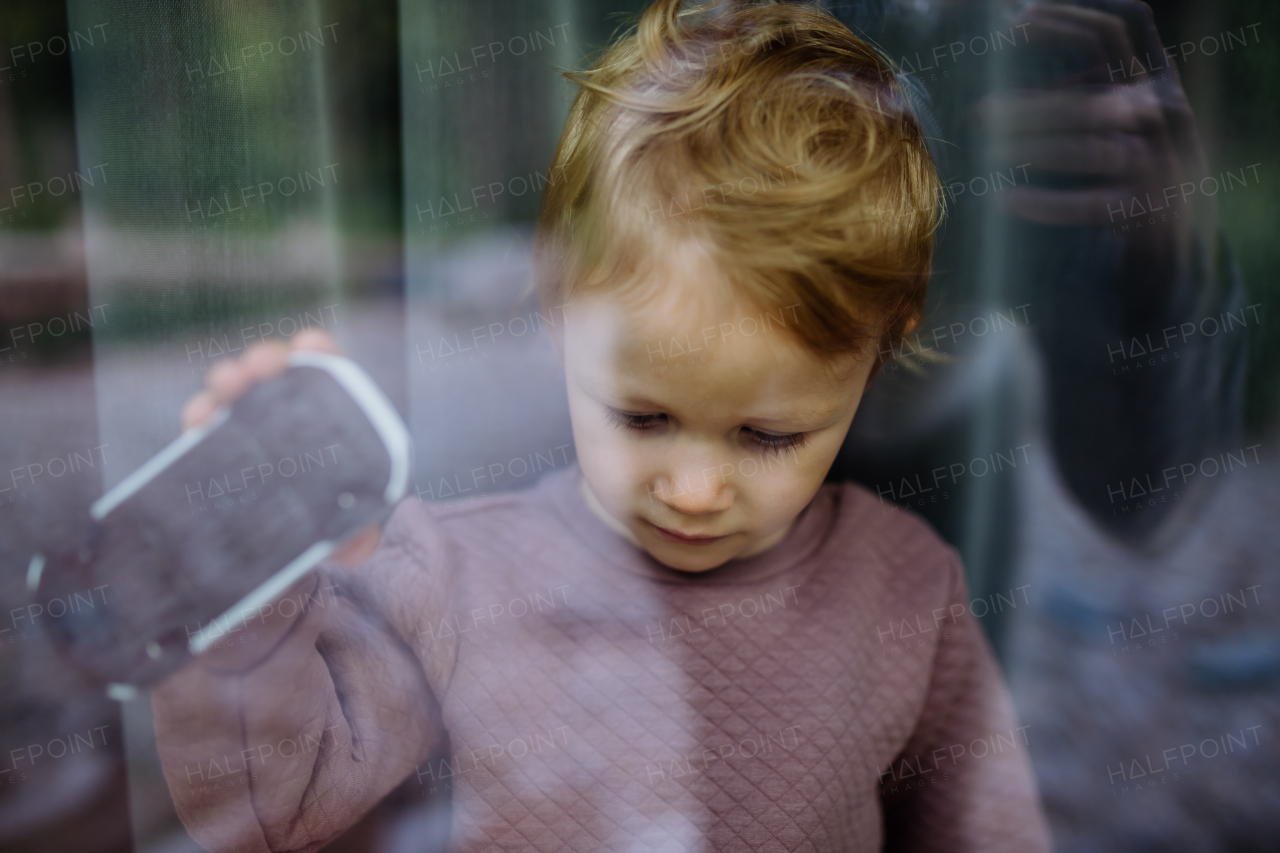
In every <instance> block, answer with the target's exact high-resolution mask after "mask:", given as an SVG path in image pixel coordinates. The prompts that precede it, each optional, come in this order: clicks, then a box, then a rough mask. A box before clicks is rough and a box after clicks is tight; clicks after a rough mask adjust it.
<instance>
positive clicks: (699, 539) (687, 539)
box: [648, 521, 728, 546]
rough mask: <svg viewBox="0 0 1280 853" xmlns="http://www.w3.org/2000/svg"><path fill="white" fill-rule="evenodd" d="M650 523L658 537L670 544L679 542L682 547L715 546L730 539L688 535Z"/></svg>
mask: <svg viewBox="0 0 1280 853" xmlns="http://www.w3.org/2000/svg"><path fill="white" fill-rule="evenodd" d="M648 523H649V525H650V526H651V527H653V529H654V530H656V531H658V535H659V536H661V537H662V538H663V539H666V540H667V541H669V542H678V543H680V544H681V545H696V546H701V545H714V544H715V543H716V542H719V541H720V540H722V539H726V538H728V537H726V536H706V535H686V534H684V533H679V532H677V531H675V530H668V529H667V528H665V527H659V526H658V525H656V524H654V523H653V522H652V521H650V522H648Z"/></svg>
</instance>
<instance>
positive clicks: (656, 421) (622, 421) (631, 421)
mask: <svg viewBox="0 0 1280 853" xmlns="http://www.w3.org/2000/svg"><path fill="white" fill-rule="evenodd" d="M605 415H606V416H607V417H608V418H609V422H610V423H612V424H613V425H614V426H616V427H618V428H619V429H634V430H646V429H653V428H654V427H657V426H662V425H663V424H664V423H666V422H667V416H666V415H635V414H631V413H630V412H620V411H618V410H617V409H605Z"/></svg>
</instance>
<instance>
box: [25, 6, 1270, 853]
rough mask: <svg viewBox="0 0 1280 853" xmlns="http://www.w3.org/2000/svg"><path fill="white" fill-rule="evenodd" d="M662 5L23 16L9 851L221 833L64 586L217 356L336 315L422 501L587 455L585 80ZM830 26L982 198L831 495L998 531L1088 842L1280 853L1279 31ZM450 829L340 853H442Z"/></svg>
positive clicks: (992, 565)
mask: <svg viewBox="0 0 1280 853" xmlns="http://www.w3.org/2000/svg"><path fill="white" fill-rule="evenodd" d="M642 6H643V4H642V3H640V2H631V0H628V2H612V0H470V2H422V0H400V2H398V3H397V2H394V1H393V0H363V2H359V3H357V2H355V0H298V2H290V3H283V2H275V0H254V2H249V0H212V2H200V3H197V2H182V0H130V2H124V0H114V1H112V0H69V2H68V3H67V4H66V5H65V6H64V5H62V4H61V3H57V2H53V3H50V2H37V1H36V0H6V2H5V3H4V4H3V5H0V463H2V464H0V604H2V605H3V606H2V607H0V849H3V850H14V851H20V850H33V851H34V850H41V851H63V850H67V851H71V850H75V851H124V850H135V849H136V850H147V851H151V850H157V851H170V850H172V851H180V850H196V849H198V848H197V847H196V846H195V844H194V842H192V841H191V840H190V839H189V838H188V837H187V835H186V833H185V832H184V831H183V829H182V826H181V824H180V823H179V822H178V820H177V818H176V816H175V815H174V813H173V807H172V805H171V803H170V801H169V798H168V793H167V790H166V788H165V785H164V781H163V779H162V778H161V776H160V774H159V769H158V761H157V759H156V756H155V746H154V739H153V738H152V737H151V734H150V718H149V704H148V702H147V699H146V697H145V696H144V697H141V698H140V699H137V700H134V701H131V702H125V703H117V702H114V701H111V700H109V699H107V698H106V697H105V696H103V695H102V694H101V693H100V692H99V691H98V690H97V689H96V688H93V687H91V686H89V685H87V684H86V683H84V682H82V681H81V680H80V679H79V678H78V677H77V676H76V675H75V674H74V673H72V672H71V671H69V670H68V669H67V668H66V667H65V666H63V665H62V663H61V662H60V661H59V660H58V658H57V656H56V655H55V653H54V652H53V650H52V648H51V647H50V646H49V644H48V641H47V640H46V639H45V636H44V634H43V632H42V620H44V621H47V620H49V619H51V618H56V614H54V615H51V614H53V613H54V611H55V610H56V609H57V605H56V602H41V601H37V600H35V599H33V598H32V597H31V596H30V594H29V593H28V592H27V590H26V574H27V564H28V560H29V558H30V555H31V554H32V553H34V552H36V551H39V550H40V549H41V548H43V547H47V546H48V545H49V544H51V543H56V542H58V541H60V540H62V539H64V538H66V537H68V536H70V535H72V531H74V530H75V529H76V526H77V525H80V524H82V523H83V521H82V519H83V518H84V516H85V513H86V510H87V507H88V505H89V504H90V503H91V502H92V501H93V500H95V499H96V498H97V497H98V496H99V495H101V494H102V492H103V491H104V489H106V488H109V487H110V486H112V485H114V484H115V483H116V482H118V481H119V480H120V479H121V478H122V477H123V476H124V475H125V474H127V473H128V472H129V471H131V470H133V469H134V468H136V467H137V466H138V465H139V464H140V463H142V462H143V461H145V460H146V459H147V458H149V457H150V456H151V455H153V454H154V453H155V452H156V451H158V450H159V449H160V448H161V447H163V446H164V445H165V444H167V443H168V442H169V441H170V440H172V439H173V438H174V437H175V436H176V435H177V434H178V415H177V413H178V409H179V407H180V405H181V402H182V401H183V400H185V399H186V398H187V397H188V396H190V395H191V394H192V393H194V392H195V391H196V390H197V389H198V388H199V387H200V385H201V383H202V381H203V375H204V372H205V370H207V369H208V367H209V366H210V365H211V364H213V363H215V362H216V361H217V360H218V359H220V358H224V357H228V356H235V355H237V354H238V353H239V352H240V351H242V350H243V349H244V348H245V347H246V346H248V345H249V344H251V343H252V342H254V341H255V340H258V339H262V338H273V337H275V338H279V337H287V336H288V335H291V334H293V333H294V332H296V331H298V330H300V329H303V328H308V327H314V326H320V327H323V328H326V329H329V330H330V331H331V332H333V333H334V334H335V335H336V336H337V338H338V339H339V341H340V343H341V344H342V345H343V347H344V348H345V349H346V350H347V352H348V353H349V354H351V355H352V357H353V358H355V359H356V360H357V361H359V362H360V363H361V364H363V365H364V366H365V367H366V369H368V370H369V371H370V373H371V374H373V376H374V378H375V379H377V381H378V382H379V383H380V384H381V385H382V387H383V388H384V389H385V390H386V391H387V393H388V395H389V396H390V397H391V399H392V400H393V402H394V403H395V404H396V405H397V407H398V408H399V409H400V410H401V413H402V414H403V415H404V416H405V418H406V420H407V422H408V423H409V425H410V428H411V430H412V432H413V433H414V439H415V442H416V447H417V458H416V470H415V471H414V473H413V479H412V485H413V488H414V490H415V491H416V493H417V494H418V495H419V496H420V497H421V498H423V499H424V500H466V499H468V498H470V497H474V496H476V495H479V494H485V493H490V492H494V491H502V490H507V489H518V488H525V487H527V486H529V485H532V484H533V483H534V482H535V481H536V480H537V478H538V477H539V476H540V475H541V474H542V473H545V472H546V471H547V470H550V469H554V468H557V467H563V466H565V465H568V464H571V463H572V462H573V459H574V452H573V446H572V438H571V435H570V431H569V425H568V414H567V408H566V404H565V400H564V392H563V389H562V387H561V383H562V380H561V377H560V376H559V374H558V370H557V367H556V364H555V360H554V358H553V356H552V353H551V349H550V347H549V343H548V339H547V336H546V330H547V328H548V326H551V325H554V324H555V323H557V322H559V321H560V319H561V318H560V317H558V316H557V315H556V313H555V312H554V311H548V310H546V309H541V310H540V309H539V307H538V305H537V302H536V300H535V299H534V298H533V295H532V292H531V277H530V266H529V247H530V238H531V234H532V223H533V220H534V217H535V215H536V211H537V205H538V200H539V198H540V194H541V190H542V188H543V187H544V186H545V185H546V184H547V183H548V182H550V181H554V180H555V176H554V175H552V174H550V173H549V163H550V159H551V155H552V152H553V150H554V146H555V143H556V141H557V139H558V136H559V132H560V128H561V126H562V124H563V121H564V117H565V114H566V112H567V109H568V105H569V102H570V99H571V97H572V91H571V89H570V88H569V87H568V85H567V84H566V83H565V82H564V81H563V79H562V78H561V76H560V72H561V71H564V70H567V69H572V68H579V67H583V66H584V65H585V64H586V63H588V62H589V60H590V58H591V56H592V55H593V54H594V53H595V52H596V51H598V50H600V49H601V48H603V47H604V46H605V45H607V44H608V43H609V41H610V38H611V36H612V35H613V34H615V33H616V32H617V31H619V29H620V28H625V27H626V26H628V25H629V24H630V23H631V22H633V21H634V19H635V17H636V15H638V13H639V11H640V9H641V8H642ZM826 7H827V8H828V9H830V11H831V12H832V13H833V14H835V15H837V16H838V17H840V19H841V20H843V21H844V22H845V23H846V24H848V25H849V26H850V27H851V28H852V29H854V31H855V32H858V33H859V34H861V35H862V36H863V37H865V38H867V39H868V40H871V41H873V42H875V43H877V44H878V45H880V46H881V47H882V48H883V50H884V51H885V53H886V54H887V55H888V56H889V57H890V58H891V59H892V60H893V61H894V63H895V64H896V65H897V66H898V68H899V70H900V71H901V79H902V81H903V85H904V86H906V87H907V88H908V89H909V91H910V92H911V97H912V101H913V104H914V105H915V107H916V111H917V114H918V116H919V117H920V119H921V122H922V124H923V125H924V127H925V128H926V132H927V134H928V135H929V137H930V139H931V148H932V151H933V154H934V157H935V160H936V161H937V163H938V166H939V169H940V171H941V173H942V176H943V179H944V182H945V183H946V185H947V192H946V200H947V206H948V215H947V219H946V222H945V224H944V226H943V229H942V231H941V232H940V235H939V244H938V251H937V256H936V260H935V274H934V278H933V283H932V285H931V297H930V312H929V316H928V317H927V318H926V319H925V322H924V323H923V324H922V326H921V328H920V330H919V332H918V334H917V335H915V336H913V338H912V340H911V341H910V342H909V343H908V344H907V345H905V346H904V347H903V348H902V351H900V352H894V353H891V354H890V356H891V357H890V360H889V363H888V365H887V366H886V369H885V371H884V373H883V374H882V376H881V377H880V378H879V379H878V380H877V381H876V384H875V385H874V386H873V388H872V391H871V393H870V394H869V396H868V398H867V400H866V401H865V402H864V404H863V409H862V410H861V411H860V413H859V415H858V418H857V419H856V421H855V424H854V429H853V431H852V433H851V435H850V438H849V441H848V442H847V445H846V447H845V449H844V451H843V452H842V454H841V456H840V458H839V459H838V460H837V463H836V465H835V467H834V468H833V471H832V474H831V477H832V478H834V479H854V480H857V481H859V482H861V483H863V484H864V485H865V486H867V487H868V488H869V489H871V490H873V491H875V492H877V493H878V494H879V495H880V497H881V499H882V500H883V501H884V507H883V509H884V511H885V512H894V511H902V510H903V509H910V510H912V511H915V512H918V513H920V514H921V515H923V516H924V517H925V518H926V519H928V521H929V522H930V523H931V524H932V525H933V526H934V527H935V528H936V529H937V530H938V531H939V532H940V533H941V534H942V535H943V536H944V537H945V538H946V539H947V540H948V541H950V542H951V543H952V544H954V545H955V546H956V547H957V548H959V549H960V551H961V553H962V554H963V556H964V558H965V562H966V566H967V570H968V573H969V582H970V586H971V590H972V595H973V601H972V602H971V603H970V611H971V612H972V613H973V614H974V615H975V616H977V617H978V618H979V621H980V622H981V624H982V625H983V627H984V628H985V629H986V630H987V632H988V635H989V636H990V637H991V639H992V641H993V643H994V644H995V647H996V649H997V653H998V654H999V656H1000V658H1001V661H1002V664H1003V665H1004V667H1005V671H1006V676H1007V678H1008V679H1009V682H1010V685H1011V687H1012V690H1013V693H1014V698H1015V701H1016V703H1017V705H1018V709H1019V713H1020V714H1021V717H1022V722H1023V723H1024V724H1027V725H1029V726H1030V728H1029V730H1028V743H1029V748H1030V750H1031V754H1032V757H1033V761H1034V764H1035V769H1036V773H1037V777H1038V780H1039V784H1040V787H1041V792H1042V795H1043V797H1044V800H1045V805H1046V809H1047V811H1048V813H1049V817H1050V820H1051V824H1052V828H1053V832H1054V837H1055V843H1056V844H1057V847H1058V849H1059V850H1062V851H1112V850H1115V851H1122V850H1123V851H1162V850H1174V849H1177V850H1197V851H1224V853H1226V851H1233V853H1234V851H1263V850H1274V849H1276V844H1277V842H1276V841H1275V839H1276V838H1277V837H1280V772H1278V770H1280V746H1278V745H1277V744H1278V742H1277V740H1276V736H1277V724H1280V621H1278V619H1277V617H1278V616H1280V612H1278V605H1277V591H1276V590H1277V585H1278V584H1280V478H1278V477H1277V470H1278V469H1277V465H1278V462H1277V444H1278V443H1280V418H1278V416H1280V339H1278V338H1277V336H1276V334H1275V332H1274V330H1273V324H1274V322H1275V320H1274V319H1273V311H1274V306H1275V304H1276V302H1277V299H1280V284H1277V281H1276V274H1275V270H1276V269H1277V266H1278V265H1280V243H1278V242H1277V240H1276V239H1275V234H1276V233H1277V227H1278V226H1280V204H1278V203H1280V182H1278V180H1277V177H1276V167H1275V162H1274V158H1275V152H1276V150H1277V148H1276V142H1275V140H1276V139H1277V138H1280V110H1277V104H1278V103H1280V100H1278V99H1280V43H1278V42H1277V37H1278V36H1280V13H1278V12H1277V10H1276V7H1275V5H1274V4H1272V3H1268V2H1263V0H1213V2H1209V0H1158V2H1152V3H1151V6H1150V8H1151V10H1152V13H1153V14H1152V15H1151V16H1148V15H1147V13H1146V12H1145V11H1144V8H1143V7H1142V6H1141V4H1137V3H1133V2H1128V0H1088V2H1080V3H1071V4H1021V3H1003V2H1000V3H997V2H982V0H945V1H944V0H852V2H843V0H842V1H841V2H830V3H827V4H826ZM1117 33H1119V34H1121V35H1117ZM477 468H482V469H483V470H484V471H485V472H486V473H485V474H484V475H483V476H482V477H479V478H477V477H476V476H475V475H474V474H473V471H474V470H475V469H477ZM901 639H902V638H894V639H891V640H890V642H898V641H900V640H901ZM1188 745H1190V747H1189V751H1188ZM1170 750H1172V751H1173V752H1174V754H1175V755H1177V756H1179V757H1178V759H1177V760H1176V761H1174V762H1173V763H1172V764H1170V763H1169V760H1168V759H1166V758H1162V757H1160V756H1164V755H1167V754H1168V751H1170ZM414 815H415V812H414V803H413V792H412V791H405V792H397V793H396V794H393V795H392V796H391V797H389V798H388V799H387V800H386V801H385V802H384V803H383V804H382V805H381V806H380V807H379V809H378V810H376V811H375V812H374V813H373V814H371V815H370V816H369V817H368V818H367V819H366V820H365V821H363V822H362V823H361V824H360V825H358V826H357V827H355V828H354V829H353V830H351V832H350V833H348V835H347V836H344V837H343V838H342V839H340V840H339V841H338V842H336V843H335V844H334V845H332V846H331V848H330V849H334V850H348V849H349V850H415V849H420V848H421V843H419V842H416V841H415V835H414V827H415V823H414V820H415V817H414Z"/></svg>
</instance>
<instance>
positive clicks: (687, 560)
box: [645, 543, 733, 574]
mask: <svg viewBox="0 0 1280 853" xmlns="http://www.w3.org/2000/svg"><path fill="white" fill-rule="evenodd" d="M708 550H709V549H708ZM645 551H647V552H648V554H649V556H650V557H653V559H655V560H657V561H658V562H659V563H662V565H664V566H666V567H667V568H668V569H675V570H676V571H679V572H691V573H695V574H696V573H697V572H709V571H711V570H712V569H715V568H719V567H720V566H723V565H724V564H725V563H727V562H729V561H730V560H731V559H733V555H732V554H725V553H724V552H723V551H721V550H720V549H718V548H717V549H716V550H715V553H712V554H708V553H706V552H705V551H703V550H702V549H695V548H694V547H692V546H688V545H675V544H668V543H662V544H661V545H658V546H650V547H647V548H645ZM690 552H693V553H690Z"/></svg>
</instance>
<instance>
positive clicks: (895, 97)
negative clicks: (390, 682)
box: [535, 0, 942, 365]
mask: <svg viewBox="0 0 1280 853" xmlns="http://www.w3.org/2000/svg"><path fill="white" fill-rule="evenodd" d="M681 6H682V0H657V2H655V3H653V4H652V5H651V6H649V8H648V9H647V10H646V11H645V12H644V14H643V16H642V17H641V18H640V21H639V23H638V25H637V27H636V28H635V30H634V31H632V32H631V33H630V34H628V35H626V36H625V37H623V38H622V39H621V40H620V41H618V42H617V43H616V44H614V45H613V46H612V47H611V48H609V49H608V50H607V51H606V52H605V53H604V54H603V55H602V56H601V57H600V58H599V60H598V61H597V62H596V63H595V65H594V66H593V67H592V68H591V69H590V70H588V71H585V72H579V73H568V74H566V77H568V78H569V79H570V80H571V81H573V82H574V83H576V84H578V86H579V87H580V89H579V91H578V94H577V96H576V98H575V100H574V102H573V106H572V108H571V110H570V112H569V117H568V121H567V122H566V124H565V128H564V133H563V135H562V136H561V138H560V144H559V146H558V147H557V149H556V153H555V159H554V162H553V164H552V171H551V174H553V175H555V176H556V179H555V180H554V181H553V182H552V183H550V184H548V186H547V188H546V190H545V194H544V196H543V200H542V208H541V211H540V213H539V217H538V233H537V239H536V256H535V257H536V270H537V284H538V288H539V292H540V295H541V298H542V300H543V302H544V304H548V305H556V304H563V303H564V302H566V301H568V300H569V299H571V298H573V297H574V296H577V295H581V294H584V293H588V292H590V291H593V290H599V289H603V288H611V289H616V288H619V287H624V286H626V285H627V284H628V283H631V284H632V285H634V284H636V283H639V282H642V281H644V280H645V275H646V273H652V272H653V271H654V270H655V269H657V264H659V263H660V258H661V257H663V256H664V255H666V254H668V253H664V252H661V251H659V250H660V249H661V248H663V244H662V241H663V240H664V239H669V238H679V237H680V236H681V235H682V234H683V235H684V236H685V237H686V238H687V237H689V236H692V237H695V238H696V239H697V240H698V242H699V243H700V244H701V245H702V246H703V248H704V249H705V250H706V251H707V252H708V254H710V255H711V257H712V259H713V261H715V262H716V264H717V266H718V268H719V269H720V270H722V271H723V272H725V273H726V274H727V276H728V278H729V280H730V281H732V282H733V285H734V286H735V287H736V288H737V289H738V292H739V293H740V294H741V295H742V296H744V297H745V298H746V299H748V300H749V301H750V302H752V303H753V304H755V305H757V306H759V307H762V308H765V309H766V310H768V309H769V308H778V307H782V306H792V305H796V304H799V305H800V306H802V307H801V309H800V310H801V312H802V313H801V314H800V315H799V316H798V318H797V319H798V323H796V324H794V325H793V327H792V331H793V332H794V334H796V335H797V336H798V337H799V338H800V339H801V341H802V342H803V343H804V344H806V345H808V346H809V347H810V348H811V349H812V350H814V351H816V352H819V353H822V354H845V353H857V352H861V351H862V350H863V349H864V348H865V347H866V345H867V344H869V343H872V342H875V343H877V344H878V345H879V346H878V349H879V352H880V356H879V358H878V359H877V365H879V364H881V363H882V362H883V360H884V354H885V351H886V347H892V346H894V345H896V344H897V343H898V342H899V341H900V340H901V338H902V336H903V335H905V334H906V333H907V332H909V331H910V330H911V329H912V328H913V327H914V326H915V324H916V323H917V322H918V321H919V318H920V316H921V314H922V313H923V305H924V297H925V288H926V285H927V283H928V278H929V264H930V259H931V256H932V252H933V236H934V232H935V231H936V229H937V225H938V222H939V219H940V217H941V215H942V210H941V195H940V193H939V186H940V184H939V180H938V176H937V172H936V170H935V169H934V166H933V162H932V160H931V159H930V157H929V153H928V150H927V148H926V146H925V142H924V139H923V137H922V135H921V131H920V126H919V125H918V123H917V122H916V120H915V118H914V116H913V115H912V112H911V109H910V106H909V102H908V101H907V99H906V96H905V94H904V92H903V90H902V87H901V85H900V84H899V82H898V81H897V79H896V78H895V77H894V73H893V68H892V66H891V65H890V64H889V62H888V61H886V60H885V59H884V58H882V56H881V55H879V54H878V53H877V52H876V51H875V50H874V49H873V48H872V47H871V46H869V45H868V44H866V43H865V42H864V41H862V40H861V39H859V38H858V37H857V36H855V35H854V34H853V33H851V32H850V31H849V30H848V28H846V27H845V26H844V25H843V24H841V23H840V22H839V21H838V20H836V19H835V18H834V17H832V16H831V15H829V14H828V13H826V12H825V11H823V10H821V9H820V8H817V7H814V6H808V5H798V4H793V3H786V4H782V3H773V2H769V3H747V2H720V3H713V4H712V5H710V6H706V7H698V8H694V9H690V10H682V8H681Z"/></svg>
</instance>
